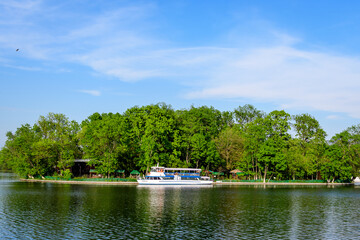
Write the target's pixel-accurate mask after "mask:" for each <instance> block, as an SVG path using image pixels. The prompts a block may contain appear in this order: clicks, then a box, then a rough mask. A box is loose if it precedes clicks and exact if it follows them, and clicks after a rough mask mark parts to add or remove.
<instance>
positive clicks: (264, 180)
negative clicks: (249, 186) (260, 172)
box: [263, 166, 267, 183]
mask: <svg viewBox="0 0 360 240" xmlns="http://www.w3.org/2000/svg"><path fill="white" fill-rule="evenodd" d="M266 173H267V166H266V167H265V172H264V179H263V183H265V182H266Z"/></svg>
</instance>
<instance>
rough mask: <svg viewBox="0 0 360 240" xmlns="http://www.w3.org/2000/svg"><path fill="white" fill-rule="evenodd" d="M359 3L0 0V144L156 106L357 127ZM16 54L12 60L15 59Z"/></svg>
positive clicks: (336, 128) (331, 128) (332, 130)
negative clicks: (60, 119)
mask: <svg viewBox="0 0 360 240" xmlns="http://www.w3.org/2000/svg"><path fill="white" fill-rule="evenodd" d="M359 10H360V2H359V1H356V0H353V1H351V0H349V1H346V2H341V1H337V0H326V1H323V0H317V1H311V0H299V1H291V0H272V1H267V0H262V1H259V0H242V1H238V0H234V1H232V0H227V1H218V0H197V1H194V0H176V1H175V0H174V1H172V0H164V1H160V0H159V1H155V0H146V1H145V0H144V1H137V0H131V1H126V0H124V1H121V0H107V1H102V0H101V1H100V0H81V1H80V0H62V1H55V0H43V1H42V0H18V1H17V0H16V1H13V0H0V147H2V146H4V143H5V141H6V132H8V131H11V132H14V131H16V129H17V128H18V127H21V125H22V124H26V123H29V124H30V125H33V124H34V123H36V121H37V120H38V119H39V117H40V116H46V115H47V114H48V113H50V112H53V113H63V114H65V115H66V116H67V117H68V118H69V119H70V120H76V121H78V122H79V123H81V121H82V120H84V119H86V118H87V117H88V116H90V115H91V114H93V113H95V112H99V113H108V112H113V113H115V112H119V113H123V112H124V111H126V109H128V108H131V107H133V106H144V105H149V104H156V103H159V102H164V103H166V104H169V105H171V106H172V108H174V109H189V108H190V107H191V106H195V107H198V106H203V105H206V106H213V107H214V108H216V109H218V110H221V111H233V110H234V109H235V108H237V107H239V106H243V105H245V104H252V105H254V106H255V107H256V108H257V109H259V110H263V111H265V112H267V113H269V112H271V111H273V110H285V111H286V112H288V113H289V114H291V115H294V114H303V113H307V114H310V115H312V116H313V117H315V118H316V119H317V120H318V121H319V123H320V125H321V126H322V128H323V129H324V130H325V131H326V132H327V134H328V139H330V138H331V137H332V136H334V135H335V134H336V133H340V132H341V131H343V130H345V129H347V128H348V127H351V126H352V125H357V124H359V123H360V94H359V93H360V44H359V42H360V14H359ZM17 49H18V51H16V50H17Z"/></svg>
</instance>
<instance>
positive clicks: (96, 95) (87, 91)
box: [78, 90, 101, 97]
mask: <svg viewBox="0 0 360 240" xmlns="http://www.w3.org/2000/svg"><path fill="white" fill-rule="evenodd" d="M78 92H82V93H86V94H90V95H92V96H95V97H98V96H101V92H100V91H98V90H79V91H78Z"/></svg>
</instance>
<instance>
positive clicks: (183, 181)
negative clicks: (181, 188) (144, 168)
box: [137, 166, 213, 185]
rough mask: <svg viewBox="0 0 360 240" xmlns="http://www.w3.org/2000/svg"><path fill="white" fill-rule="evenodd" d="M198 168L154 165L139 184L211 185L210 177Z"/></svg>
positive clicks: (139, 180)
mask: <svg viewBox="0 0 360 240" xmlns="http://www.w3.org/2000/svg"><path fill="white" fill-rule="evenodd" d="M200 173H201V169H197V168H165V167H159V166H157V167H152V168H151V170H150V173H149V174H148V175H146V177H145V178H144V179H141V178H139V179H138V180H137V181H138V183H139V185H211V184H212V183H213V181H212V180H210V178H209V177H204V176H200Z"/></svg>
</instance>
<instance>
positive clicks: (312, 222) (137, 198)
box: [0, 173, 360, 239]
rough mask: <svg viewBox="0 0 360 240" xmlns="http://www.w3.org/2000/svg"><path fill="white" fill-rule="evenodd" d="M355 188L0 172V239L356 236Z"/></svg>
mask: <svg viewBox="0 0 360 240" xmlns="http://www.w3.org/2000/svg"><path fill="white" fill-rule="evenodd" d="M359 209H360V188H357V187H354V186H350V187H314V186H313V187H311V186H308V187H284V186H282V187H279V186H277V187H263V186H231V187H229V186H220V187H219V186H215V187H160V186H159V187H139V186H96V185H68V184H50V183H26V182H19V181H17V179H16V178H15V177H14V176H13V175H12V174H10V173H0V236H1V239H50V238H52V239H153V238H155V239H254V238H260V239H359V238H360V211H359Z"/></svg>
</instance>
